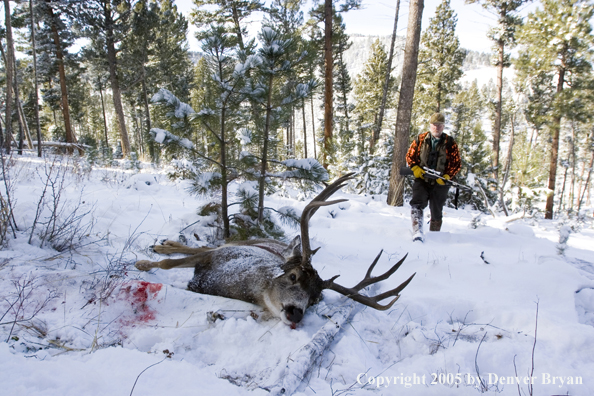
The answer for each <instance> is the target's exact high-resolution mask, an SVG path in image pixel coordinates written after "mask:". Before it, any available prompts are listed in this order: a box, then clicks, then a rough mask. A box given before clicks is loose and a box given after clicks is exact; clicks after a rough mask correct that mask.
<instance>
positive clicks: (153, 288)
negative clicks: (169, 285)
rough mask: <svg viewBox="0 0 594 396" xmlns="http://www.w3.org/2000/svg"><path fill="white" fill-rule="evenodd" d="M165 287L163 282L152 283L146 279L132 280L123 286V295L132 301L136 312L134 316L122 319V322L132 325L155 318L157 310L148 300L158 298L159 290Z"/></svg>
mask: <svg viewBox="0 0 594 396" xmlns="http://www.w3.org/2000/svg"><path fill="white" fill-rule="evenodd" d="M162 288H163V284H162V283H150V282H145V281H131V282H129V283H128V284H127V285H125V286H123V287H122V291H121V296H122V297H123V299H125V300H127V301H129V302H130V305H131V306H132V310H133V312H134V317H133V318H127V319H123V320H122V324H125V325H130V324H134V322H144V323H146V322H149V321H151V320H154V319H155V311H154V310H152V309H151V308H150V307H149V306H148V305H147V302H148V301H149V300H154V299H156V298H157V295H158V294H159V291H161V289H162Z"/></svg>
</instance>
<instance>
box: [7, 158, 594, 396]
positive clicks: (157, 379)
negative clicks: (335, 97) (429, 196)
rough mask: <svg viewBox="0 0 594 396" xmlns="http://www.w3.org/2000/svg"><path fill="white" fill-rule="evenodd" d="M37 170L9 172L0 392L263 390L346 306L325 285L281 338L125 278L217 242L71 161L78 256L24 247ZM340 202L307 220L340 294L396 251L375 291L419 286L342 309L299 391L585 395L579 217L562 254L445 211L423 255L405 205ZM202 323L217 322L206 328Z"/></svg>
mask: <svg viewBox="0 0 594 396" xmlns="http://www.w3.org/2000/svg"><path fill="white" fill-rule="evenodd" d="M45 166H46V165H45V164H44V163H43V162H40V161H38V160H37V159H28V160H20V161H18V162H17V163H16V164H15V165H14V167H13V168H12V177H11V180H12V181H13V182H14V184H15V186H16V191H15V195H14V197H15V208H16V212H15V220H16V224H17V225H18V227H19V229H20V230H21V231H18V232H17V238H16V239H11V240H10V242H9V245H8V247H7V248H6V249H4V250H2V251H0V287H1V289H0V297H1V299H0V315H4V316H3V317H2V318H1V319H0V323H6V324H3V325H2V326H0V341H1V342H0V384H1V386H2V394H3V395H11V396H13V395H27V396H33V395H60V396H65V395H77V396H79V395H130V394H134V395H175V396H180V395H221V394H228V395H267V394H269V392H268V390H269V389H272V388H273V387H274V386H275V384H278V383H280V382H281V381H282V379H283V378H284V376H285V375H287V373H286V371H285V368H286V367H287V364H288V363H290V362H291V359H292V356H295V355H296V353H297V352H298V351H299V350H300V349H301V348H302V347H303V346H304V345H306V344H307V343H308V342H309V340H310V339H311V338H312V336H313V335H314V334H315V333H316V331H318V329H320V328H321V327H322V326H323V325H324V324H326V323H327V322H328V319H327V318H326V317H325V316H324V314H325V313H326V312H327V311H328V310H329V309H332V307H333V306H336V305H340V304H344V303H345V298H344V297H342V296H340V295H338V294H337V293H335V292H332V291H325V292H324V300H323V301H322V302H321V303H320V304H319V305H317V306H314V307H312V308H310V309H309V310H308V312H307V313H306V315H305V318H304V320H303V321H302V322H301V323H300V324H299V325H298V327H297V329H295V330H292V329H291V328H290V327H289V326H286V325H284V324H282V323H280V321H278V320H269V321H262V320H260V319H258V320H256V319H254V318H253V317H252V315H251V313H252V312H256V313H258V312H259V311H260V309H259V308H258V307H256V306H253V305H250V304H247V303H244V302H240V301H234V300H229V299H225V298H220V297H213V296H207V295H200V294H196V293H192V292H189V291H186V290H185V287H186V283H187V281H188V280H189V279H190V278H191V276H192V269H178V270H171V271H164V270H152V271H151V272H149V273H141V272H139V271H137V270H136V269H135V268H134V267H133V263H134V262H135V261H136V260H142V259H158V255H156V254H154V253H152V252H151V250H150V248H149V246H150V245H152V244H154V243H158V242H160V241H161V240H163V239H174V240H178V238H179V235H180V230H182V229H183V235H184V236H185V237H186V238H187V240H188V244H190V245H193V246H199V245H201V244H202V245H203V244H204V243H205V242H203V241H205V240H206V239H207V238H208V237H209V235H212V233H213V231H212V229H211V228H209V227H207V226H206V223H208V219H207V218H200V217H199V216H198V215H197V214H196V210H197V208H198V207H199V206H200V205H201V204H203V203H204V202H205V201H204V199H199V198H196V197H193V196H191V195H190V194H188V192H187V191H186V187H187V186H188V185H187V182H180V181H175V182H173V181H170V180H169V179H168V178H167V176H166V175H165V174H164V173H162V172H158V171H156V170H151V169H144V170H143V171H142V172H141V173H137V172H134V171H121V170H117V169H103V170H101V169H96V170H92V171H90V172H88V171H87V172H84V171H82V170H80V169H78V168H77V167H76V166H72V164H71V165H70V166H71V169H72V171H68V172H66V174H65V176H64V188H63V191H62V196H61V198H60V202H61V203H66V202H67V201H68V202H69V203H68V204H67V206H66V208H65V212H64V214H62V215H61V218H64V217H65V216H66V214H67V213H71V212H72V208H73V207H76V206H78V207H79V210H78V211H77V213H79V214H82V213H88V214H87V215H86V216H85V217H84V218H83V219H84V221H83V222H81V226H82V224H88V223H89V222H90V221H91V220H92V222H93V228H92V229H83V233H82V238H81V239H80V243H79V246H78V247H77V248H76V249H75V250H65V251H63V252H58V251H56V250H53V249H51V248H49V247H47V246H45V247H43V248H40V247H39V245H40V243H41V240H40V237H39V236H37V234H38V231H43V230H45V229H47V225H45V226H44V225H41V224H37V230H36V231H35V234H36V235H34V236H33V238H32V242H31V244H29V243H28V239H29V235H30V233H31V226H32V224H33V222H34V219H35V215H36V211H37V207H38V202H39V197H40V195H41V193H42V191H43V188H44V180H45V171H44V169H45ZM54 175H55V173H54ZM50 187H51V186H50ZM2 188H4V187H3V185H2ZM287 191H288V193H286V194H284V195H285V196H280V195H278V194H277V195H275V196H273V197H269V198H268V200H267V206H271V207H282V206H286V205H293V206H295V207H296V208H298V209H302V208H303V207H304V206H305V204H306V203H307V200H298V199H296V197H297V196H298V195H299V194H298V192H297V191H293V190H291V189H290V188H289V189H287ZM50 192H51V188H48V190H47V192H46V198H48V199H49V197H51V194H50ZM336 196H337V197H340V198H348V199H349V202H348V203H345V204H341V205H340V207H339V206H333V207H327V208H322V209H320V210H319V211H318V212H317V213H316V214H315V216H314V217H313V218H312V219H311V222H310V236H311V238H312V245H313V247H316V246H321V249H320V251H319V252H318V253H317V254H316V256H315V257H314V266H315V267H316V268H317V269H318V271H319V272H320V275H321V277H322V278H324V279H327V278H329V277H331V276H333V275H336V274H340V275H341V276H340V283H341V284H343V285H345V286H351V285H354V284H355V283H357V282H358V281H359V280H360V279H361V278H362V277H363V276H364V274H365V271H366V269H367V267H368V265H369V264H370V263H371V261H372V260H373V259H374V257H375V256H376V255H377V253H378V252H379V251H380V250H381V249H383V250H384V255H383V256H382V258H381V259H380V261H379V263H378V265H377V268H376V270H375V272H376V273H381V272H383V271H385V270H386V269H387V268H389V267H390V265H392V264H394V263H395V262H396V261H397V260H399V259H400V258H401V257H403V256H404V255H405V254H407V253H408V257H407V259H406V261H405V262H404V264H403V265H402V267H401V268H400V269H399V270H398V271H397V272H396V273H395V274H394V275H393V276H392V278H391V279H389V280H387V281H384V282H383V283H382V284H380V286H379V287H377V289H374V290H372V291H371V292H372V293H377V292H379V291H382V290H384V291H385V290H388V289H389V288H393V287H395V286H396V285H398V284H399V283H400V282H402V281H403V280H405V279H406V278H408V277H409V276H410V275H411V274H412V273H415V272H416V274H417V275H416V277H415V278H414V279H413V281H412V282H411V283H410V285H409V286H408V287H407V288H406V289H405V290H404V291H403V293H402V296H401V298H400V300H399V301H398V302H397V303H396V304H395V305H394V306H393V307H392V308H391V309H390V310H388V311H383V312H380V311H376V310H373V309H371V308H366V307H363V306H361V305H359V304H356V305H355V308H354V310H353V312H352V314H351V317H350V319H349V321H348V322H347V323H346V324H345V325H344V326H343V328H342V329H341V330H340V331H339V332H338V335H337V336H336V338H335V339H334V341H333V342H332V343H331V345H330V347H329V349H327V350H326V351H325V352H324V354H323V356H322V357H321V359H319V360H318V361H317V362H316V364H315V365H314V366H313V367H312V369H311V370H310V371H309V373H308V374H307V376H306V378H305V379H304V381H303V382H302V384H301V385H300V387H299V388H298V390H297V393H296V394H299V395H331V394H332V395H347V394H352V395H369V394H384V395H393V394H406V395H476V394H479V393H481V391H483V392H486V393H487V394H489V393H492V394H495V393H500V394H502V395H517V394H518V392H522V394H528V393H529V387H530V382H533V385H532V386H533V390H534V394H535V395H565V394H569V395H584V396H586V395H592V394H594V378H593V377H592V373H594V327H593V326H594V243H593V242H594V229H593V228H592V223H591V222H590V223H588V224H585V225H584V226H583V227H582V228H581V230H577V231H576V232H573V233H571V234H570V236H569V240H568V241H567V247H566V249H565V250H564V255H562V254H559V249H558V248H559V246H558V241H559V236H560V232H559V228H560V227H561V226H562V224H560V223H559V221H545V220H541V219H517V220H515V221H511V222H509V221H508V222H506V220H508V219H506V218H505V217H498V218H493V217H490V216H486V215H483V217H482V220H481V221H478V224H479V227H478V228H476V229H473V228H470V224H471V220H472V219H473V217H475V216H476V215H478V213H477V212H473V211H469V210H462V209H461V210H454V209H451V208H446V210H445V218H444V225H443V228H442V232H440V233H428V235H427V237H426V242H425V243H424V244H421V243H418V242H416V243H413V242H411V231H410V219H409V211H410V208H409V207H408V206H405V207H402V208H396V207H390V206H387V205H386V204H385V197H383V196H356V195H351V194H346V193H344V192H339V193H337V194H336ZM79 198H80V199H79ZM59 206H60V205H59ZM48 213H49V212H47V211H46V212H44V214H43V215H42V216H41V222H45V221H46V220H44V219H45V218H46V217H47V215H48ZM426 215H427V214H426ZM198 220H200V222H198V223H196V224H194V225H192V223H195V222H197V221H198ZM38 223H39V222H38ZM475 223H476V222H475ZM296 233H297V230H294V229H290V228H287V229H286V234H287V236H288V237H292V236H294V235H295V234H296ZM194 234H196V235H197V236H199V238H200V239H201V241H197V240H196V238H195V236H194ZM56 240H57V241H58V242H59V239H58V238H56ZM76 241H78V239H77V238H75V241H74V242H76ZM58 245H59V244H58ZM82 245H84V246H82ZM19 292H21V293H20V297H21V298H20V299H19V298H18V297H19ZM46 300H47V304H45V306H43V304H42V303H43V302H45V301H46ZM15 301H16V304H14V305H12V308H11V309H9V307H10V305H11V304H12V303H13V302H15ZM38 309H39V312H37V313H36V312H35V311H37V310H38ZM537 309H538V321H537V318H536V315H537ZM17 311H18V317H17V319H18V318H22V319H28V318H29V317H30V316H33V315H34V318H33V319H31V320H25V321H22V322H19V323H17V324H16V325H14V326H13V323H14V321H15V312H17ZM209 312H217V313H219V314H221V315H223V316H224V317H225V319H224V320H216V321H213V320H209V318H211V319H212V314H209ZM7 339H8V341H7V342H6V340H7ZM145 369H146V371H143V370H145ZM139 375H140V376H139ZM479 376H480V379H479V378H477V377H479ZM531 377H533V380H531ZM516 381H519V384H516ZM553 381H554V383H553Z"/></svg>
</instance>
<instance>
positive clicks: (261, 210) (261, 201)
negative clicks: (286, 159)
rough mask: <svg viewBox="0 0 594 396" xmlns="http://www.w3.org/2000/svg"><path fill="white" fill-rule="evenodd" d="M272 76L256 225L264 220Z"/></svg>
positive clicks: (270, 87)
mask: <svg viewBox="0 0 594 396" xmlns="http://www.w3.org/2000/svg"><path fill="white" fill-rule="evenodd" d="M273 79H274V76H273V75H272V74H270V77H269V78H268V98H267V101H266V124H265V125H264V144H263V147H262V166H261V167H260V180H259V181H258V183H259V185H258V223H260V224H261V223H262V221H263V220H264V184H265V182H266V169H267V165H268V135H269V133H270V117H271V115H272V82H273Z"/></svg>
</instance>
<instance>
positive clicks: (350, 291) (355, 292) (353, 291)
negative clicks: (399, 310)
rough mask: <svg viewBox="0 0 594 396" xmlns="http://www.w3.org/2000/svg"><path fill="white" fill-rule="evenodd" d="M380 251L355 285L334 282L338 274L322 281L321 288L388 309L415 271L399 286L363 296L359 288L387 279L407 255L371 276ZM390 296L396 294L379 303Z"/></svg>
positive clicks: (372, 305)
mask: <svg viewBox="0 0 594 396" xmlns="http://www.w3.org/2000/svg"><path fill="white" fill-rule="evenodd" d="M382 252H383V250H380V252H379V254H378V255H377V257H376V258H375V260H373V263H371V265H370V266H369V269H368V270H367V274H365V278H363V280H362V281H361V282H359V283H357V285H356V286H354V287H351V288H347V287H344V286H341V285H339V284H337V283H334V280H335V279H336V278H338V277H339V275H336V276H334V277H332V278H331V279H328V280H326V281H324V286H323V288H324V289H330V290H334V291H335V292H338V293H340V294H342V295H344V296H347V297H348V298H350V299H352V300H354V301H357V302H359V303H361V304H363V305H367V306H368V307H371V308H375V309H377V310H380V311H385V310H386V309H389V308H390V307H391V306H392V305H394V303H395V302H396V301H397V300H398V299H399V298H400V295H399V293H400V292H401V291H402V289H404V288H405V287H406V286H407V285H408V284H409V283H410V281H411V280H412V278H414V276H415V275H416V274H417V273H416V272H415V273H414V274H412V275H411V277H410V278H408V279H407V280H405V281H404V282H402V283H401V284H400V286H398V287H397V288H395V289H392V290H389V291H387V292H384V293H382V294H378V295H377V296H374V297H367V296H363V295H361V294H359V290H361V289H363V288H365V287H367V286H369V285H372V284H374V283H377V282H381V281H383V280H385V279H388V278H389V277H390V276H391V275H392V274H393V273H394V272H396V270H398V268H400V266H401V265H402V263H403V262H404V260H405V259H406V256H408V254H406V255H405V256H404V257H403V258H402V259H401V260H400V261H399V262H397V263H396V264H394V266H393V267H392V268H390V269H389V270H388V271H386V272H385V273H383V274H382V275H380V276H371V271H373V268H374V267H375V265H376V264H377V262H378V260H379V258H380V256H381V255H382ZM392 296H396V298H394V299H393V300H392V301H390V302H389V303H388V304H387V305H381V304H380V303H379V302H380V301H382V300H384V299H386V298H388V297H392Z"/></svg>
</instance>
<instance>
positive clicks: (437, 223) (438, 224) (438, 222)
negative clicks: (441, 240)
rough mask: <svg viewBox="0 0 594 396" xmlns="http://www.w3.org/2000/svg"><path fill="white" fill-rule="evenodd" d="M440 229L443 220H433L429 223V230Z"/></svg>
mask: <svg viewBox="0 0 594 396" xmlns="http://www.w3.org/2000/svg"><path fill="white" fill-rule="evenodd" d="M439 230H441V220H431V223H429V231H439Z"/></svg>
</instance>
